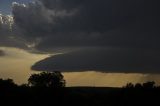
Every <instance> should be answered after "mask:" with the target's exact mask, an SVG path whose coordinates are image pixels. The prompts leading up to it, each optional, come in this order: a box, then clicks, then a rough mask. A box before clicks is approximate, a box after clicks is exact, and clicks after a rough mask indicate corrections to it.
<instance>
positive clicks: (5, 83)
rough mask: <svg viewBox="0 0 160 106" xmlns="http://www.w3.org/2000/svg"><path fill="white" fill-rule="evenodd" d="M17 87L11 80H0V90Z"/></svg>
mask: <svg viewBox="0 0 160 106" xmlns="http://www.w3.org/2000/svg"><path fill="white" fill-rule="evenodd" d="M15 86H17V85H16V84H15V83H14V81H13V80H12V79H6V80H3V79H0V88H10V87H15Z"/></svg>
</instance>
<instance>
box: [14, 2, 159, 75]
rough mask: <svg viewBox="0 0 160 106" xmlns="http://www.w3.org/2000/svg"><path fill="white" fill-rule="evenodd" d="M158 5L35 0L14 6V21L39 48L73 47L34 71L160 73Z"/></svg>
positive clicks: (26, 38) (45, 61)
mask: <svg viewBox="0 0 160 106" xmlns="http://www.w3.org/2000/svg"><path fill="white" fill-rule="evenodd" d="M158 4H160V1H159V0H152V1H151V0H98V1H97V0H76V1H75V0H67V1H66V0H37V1H36V2H34V3H29V4H28V5H23V4H18V3H13V17H14V23H15V26H16V27H18V29H19V32H20V33H21V34H22V35H23V36H22V37H23V38H24V39H25V40H26V41H28V42H33V44H34V46H33V47H35V49H37V50H40V51H52V50H55V49H56V50H57V49H60V50H61V49H62V48H63V49H66V48H71V49H73V48H74V49H75V51H74V52H68V53H64V54H61V55H57V56H53V57H50V58H47V59H45V60H42V61H40V62H37V63H36V64H35V65H33V67H32V69H34V70H49V71H52V70H57V71H85V70H96V71H102V72H106V71H107V72H108V71H110V72H127V73H129V72H139V73H158V70H159V67H158V65H159V63H160V62H159V61H160V55H159V54H160V42H159V40H160V30H159V29H160V20H159V19H160V12H159V10H160V7H159V5H158ZM21 34H19V35H21ZM82 48H88V49H87V50H86V49H83V50H82ZM91 48H92V49H91ZM100 48H104V49H100ZM106 48H111V49H106ZM78 49H81V50H79V51H77V50H78Z"/></svg>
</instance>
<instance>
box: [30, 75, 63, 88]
mask: <svg viewBox="0 0 160 106" xmlns="http://www.w3.org/2000/svg"><path fill="white" fill-rule="evenodd" d="M28 85H29V86H34V87H54V88H59V87H65V80H64V79H63V75H62V74H61V73H60V72H42V73H40V74H33V75H31V76H30V78H29V79H28Z"/></svg>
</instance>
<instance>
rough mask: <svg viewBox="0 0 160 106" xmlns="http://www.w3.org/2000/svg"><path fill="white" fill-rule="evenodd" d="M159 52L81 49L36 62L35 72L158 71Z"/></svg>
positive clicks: (33, 67)
mask: <svg viewBox="0 0 160 106" xmlns="http://www.w3.org/2000/svg"><path fill="white" fill-rule="evenodd" d="M159 54H160V51H152V52H150V51H149V50H146V49H143V50H142V49H136V50H134V49H126V48H123V49H122V48H114V49H113V48H108V49H106V48H105V49H104V48H101V49H100V48H98V49H95V48H94V49H83V50H79V51H76V52H75V51H74V52H68V53H64V54H59V55H55V56H51V57H48V58H46V59H44V60H41V61H39V62H37V63H35V64H34V65H33V66H32V69H33V70H38V71H45V70H46V71H62V72H74V71H79V72H82V71H100V72H108V73H109V72H111V73H112V72H113V73H124V72H125V73H159V70H160V67H159V61H160V55H159Z"/></svg>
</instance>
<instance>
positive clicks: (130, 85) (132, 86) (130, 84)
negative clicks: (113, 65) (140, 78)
mask: <svg viewBox="0 0 160 106" xmlns="http://www.w3.org/2000/svg"><path fill="white" fill-rule="evenodd" d="M125 88H134V84H132V83H127V85H126V86H125Z"/></svg>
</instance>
